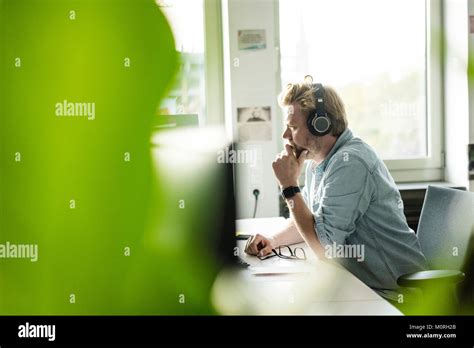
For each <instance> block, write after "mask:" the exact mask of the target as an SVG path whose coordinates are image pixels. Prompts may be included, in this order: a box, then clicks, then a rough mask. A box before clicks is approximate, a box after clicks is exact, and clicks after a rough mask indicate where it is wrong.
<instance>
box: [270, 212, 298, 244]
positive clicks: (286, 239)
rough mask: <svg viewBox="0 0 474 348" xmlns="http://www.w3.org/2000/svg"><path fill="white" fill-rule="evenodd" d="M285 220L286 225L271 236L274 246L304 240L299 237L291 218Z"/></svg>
mask: <svg viewBox="0 0 474 348" xmlns="http://www.w3.org/2000/svg"><path fill="white" fill-rule="evenodd" d="M287 221H288V226H286V227H285V228H284V229H283V230H282V231H281V232H278V233H277V234H275V235H274V236H273V237H272V238H273V240H274V241H275V246H276V247H278V246H280V245H291V244H296V243H301V242H304V240H303V238H301V235H300V234H299V233H298V229H297V228H296V225H295V222H294V221H293V219H292V218H289V219H288V220H287Z"/></svg>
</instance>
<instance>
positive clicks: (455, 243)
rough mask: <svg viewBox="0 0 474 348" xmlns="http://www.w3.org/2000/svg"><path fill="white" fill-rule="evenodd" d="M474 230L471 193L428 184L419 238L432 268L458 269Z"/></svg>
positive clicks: (472, 197) (473, 196) (473, 195)
mask: <svg viewBox="0 0 474 348" xmlns="http://www.w3.org/2000/svg"><path fill="white" fill-rule="evenodd" d="M473 233H474V193H473V192H467V191H462V190H455V189H450V188H445V187H438V186H428V190H427V191H426V195H425V201H424V203H423V209H422V210H421V216H420V223H419V225H418V231H417V234H418V239H419V240H420V245H421V250H422V251H423V253H424V254H425V257H426V259H427V261H428V264H429V266H430V267H431V269H455V270H461V268H462V266H463V263H464V261H465V259H466V257H467V256H468V255H466V251H467V250H468V243H469V239H470V237H471V235H472V234H473Z"/></svg>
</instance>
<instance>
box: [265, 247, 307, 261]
mask: <svg viewBox="0 0 474 348" xmlns="http://www.w3.org/2000/svg"><path fill="white" fill-rule="evenodd" d="M272 252H273V254H268V255H265V256H258V258H259V259H260V260H266V259H268V258H270V257H273V256H278V257H279V258H281V259H287V260H306V253H305V252H304V249H303V248H299V247H298V248H294V249H291V248H290V247H289V246H288V245H281V246H279V247H278V248H275V249H272Z"/></svg>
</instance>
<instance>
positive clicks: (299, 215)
mask: <svg viewBox="0 0 474 348" xmlns="http://www.w3.org/2000/svg"><path fill="white" fill-rule="evenodd" d="M286 203H287V205H288V208H289V210H290V212H291V215H292V221H293V224H294V226H295V227H296V230H297V231H298V232H299V236H300V238H301V239H303V240H304V241H305V242H306V244H308V245H309V247H310V248H311V250H313V252H314V253H315V254H316V255H317V256H318V257H319V258H320V259H324V248H323V246H322V245H321V243H320V242H319V239H318V237H317V235H316V232H315V230H314V228H315V227H314V216H313V213H312V212H311V211H310V210H309V209H308V207H307V206H306V203H305V201H304V199H303V196H302V195H301V193H299V192H298V193H297V194H296V195H294V196H293V197H291V198H289V199H287V200H286Z"/></svg>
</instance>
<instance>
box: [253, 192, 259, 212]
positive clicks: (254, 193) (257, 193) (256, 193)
mask: <svg viewBox="0 0 474 348" xmlns="http://www.w3.org/2000/svg"><path fill="white" fill-rule="evenodd" d="M259 194H260V191H259V190H258V189H255V190H253V195H254V196H255V208H254V209H253V218H254V219H255V216H256V215H257V204H258V195H259Z"/></svg>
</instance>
